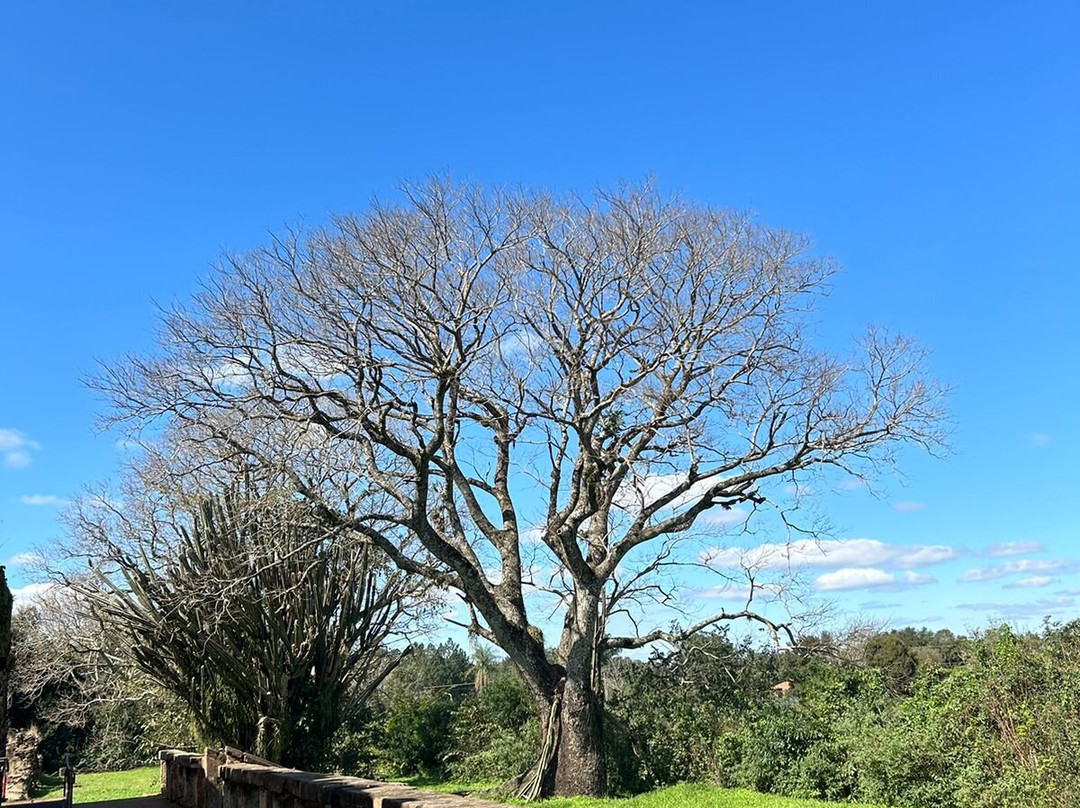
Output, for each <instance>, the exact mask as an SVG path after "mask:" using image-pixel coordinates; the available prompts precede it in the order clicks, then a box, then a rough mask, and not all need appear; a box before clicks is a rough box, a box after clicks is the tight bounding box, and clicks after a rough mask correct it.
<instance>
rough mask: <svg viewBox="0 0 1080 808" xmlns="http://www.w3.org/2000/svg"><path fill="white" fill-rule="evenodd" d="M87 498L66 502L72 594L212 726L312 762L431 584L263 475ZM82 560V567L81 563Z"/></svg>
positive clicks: (264, 750)
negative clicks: (176, 495)
mask: <svg viewBox="0 0 1080 808" xmlns="http://www.w3.org/2000/svg"><path fill="white" fill-rule="evenodd" d="M135 493H140V492H135V491H129V498H128V499H127V500H126V501H125V502H124V503H114V502H111V501H109V500H107V499H104V498H102V497H92V498H88V499H86V500H84V501H82V502H80V503H79V505H78V506H77V508H76V509H75V510H74V511H73V512H72V513H71V514H70V516H69V521H70V523H71V528H72V534H73V537H72V542H71V543H70V544H69V545H68V550H67V555H68V556H69V559H70V558H71V557H73V556H83V557H85V558H86V560H87V561H89V562H90V570H91V571H90V572H89V573H86V572H85V568H84V572H82V573H76V574H74V575H72V574H71V573H70V572H69V570H71V569H72V567H71V565H58V573H59V575H60V577H61V579H62V581H63V583H64V584H65V588H66V590H68V591H72V592H75V593H77V594H78V596H79V602H80V603H81V604H83V605H84V608H85V611H86V612H87V613H88V614H89V615H90V616H91V617H92V618H94V619H95V620H96V621H97V622H98V623H99V624H100V625H101V626H102V627H103V629H104V630H105V631H106V632H107V634H108V636H110V637H111V638H112V645H113V646H114V647H121V648H124V649H125V652H124V654H123V655H122V656H123V660H122V661H128V662H130V663H133V664H134V665H135V666H137V667H138V669H140V670H141V671H143V672H144V674H145V675H146V676H148V677H150V678H151V679H152V680H153V681H155V682H157V683H158V684H160V685H161V686H162V687H164V688H165V689H166V690H167V691H168V692H169V693H171V694H173V695H175V696H176V697H178V698H180V699H181V700H182V701H183V702H184V703H185V704H186V705H187V706H188V707H189V708H190V710H191V711H192V713H193V715H194V716H195V718H196V721H197V723H198V725H199V727H200V729H201V730H202V732H204V733H205V734H206V735H207V736H208V737H210V738H214V739H216V740H218V741H222V742H226V743H230V744H234V745H240V746H243V747H245V748H249V749H250V748H253V749H255V750H256V752H257V753H258V754H260V755H262V756H264V757H268V758H271V759H274V760H280V761H283V762H285V763H287V764H289V765H306V766H312V767H313V766H318V765H320V764H321V763H322V762H323V757H322V755H323V753H324V752H325V751H326V747H327V744H328V742H329V740H330V737H331V736H332V735H333V734H334V732H335V731H336V730H337V728H338V727H339V726H340V725H341V724H342V722H343V721H345V720H347V719H348V718H349V716H350V712H349V711H350V710H351V709H358V708H361V707H362V706H363V705H364V702H365V701H366V699H367V698H368V696H369V695H370V694H371V692H372V691H373V690H374V689H375V687H376V686H377V685H378V684H379V682H381V681H382V680H383V678H385V676H386V675H387V674H388V673H389V672H390V671H391V670H393V669H394V667H396V665H397V664H398V663H399V662H400V660H401V659H402V657H403V655H404V654H405V653H406V652H407V648H406V649H405V650H402V649H400V648H399V649H398V650H392V649H391V648H389V647H388V646H387V642H388V641H389V640H390V639H392V638H393V637H394V636H395V635H396V634H397V632H398V631H399V630H400V629H401V628H402V627H403V623H406V622H411V620H412V615H411V614H410V612H409V609H410V608H411V607H413V606H415V605H416V604H417V603H418V598H419V597H420V596H421V595H422V592H423V589H424V586H425V584H424V582H423V581H422V580H419V579H416V578H414V577H412V576H410V575H408V574H407V573H404V572H402V571H400V570H398V569H396V568H395V567H393V566H390V565H388V564H387V563H386V561H385V558H384V557H383V555H382V553H381V552H380V551H379V550H378V549H377V548H375V547H373V546H371V544H370V543H369V542H367V541H362V540H357V539H356V537H350V536H349V535H348V534H347V533H345V532H343V531H342V530H341V529H340V528H339V527H336V526H327V524H326V523H325V521H324V520H323V519H322V518H321V517H320V516H319V515H318V514H317V513H316V512H315V511H314V510H313V508H312V506H311V505H310V503H307V502H306V501H303V500H298V499H297V498H295V497H293V496H290V495H289V493H288V492H283V491H270V492H266V491H264V492H261V493H257V494H256V493H255V492H254V491H253V486H252V485H250V484H248V485H246V486H244V487H243V488H239V489H238V488H233V489H231V490H228V491H227V492H226V493H224V494H222V495H218V496H213V497H207V496H203V497H202V498H201V499H199V500H197V502H196V504H195V506H194V507H193V508H192V510H193V511H194V513H190V512H188V513H185V512H184V510H183V509H182V508H180V509H179V510H177V509H176V506H175V504H174V503H173V502H172V501H171V500H170V498H168V497H164V498H152V497H149V494H150V492H148V491H145V490H144V491H142V492H141V493H142V495H143V496H144V497H148V498H146V499H143V500H142V501H141V502H131V500H130V496H131V495H132V494H135ZM76 569H77V568H76Z"/></svg>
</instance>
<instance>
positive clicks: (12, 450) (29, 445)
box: [0, 429, 41, 469]
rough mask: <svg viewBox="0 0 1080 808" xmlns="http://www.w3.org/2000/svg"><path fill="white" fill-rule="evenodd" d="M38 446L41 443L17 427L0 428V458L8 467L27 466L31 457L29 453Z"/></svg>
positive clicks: (39, 446) (38, 447)
mask: <svg viewBox="0 0 1080 808" xmlns="http://www.w3.org/2000/svg"><path fill="white" fill-rule="evenodd" d="M40 448H41V444H39V443H38V442H37V441H34V440H30V438H28V437H26V435H24V434H23V433H22V432H20V431H19V430H17V429H0V458H3V463H4V465H5V466H7V467H8V468H9V469H21V468H24V467H25V466H29V465H30V462H31V460H32V459H33V458H32V456H31V453H32V452H34V451H35V450H37V449H40Z"/></svg>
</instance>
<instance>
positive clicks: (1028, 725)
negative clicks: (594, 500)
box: [609, 624, 1080, 808]
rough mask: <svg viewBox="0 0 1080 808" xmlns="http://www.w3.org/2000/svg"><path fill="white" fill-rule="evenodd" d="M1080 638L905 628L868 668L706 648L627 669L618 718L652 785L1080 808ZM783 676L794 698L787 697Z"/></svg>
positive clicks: (968, 807)
mask: <svg viewBox="0 0 1080 808" xmlns="http://www.w3.org/2000/svg"><path fill="white" fill-rule="evenodd" d="M1078 634H1080V625H1078V624H1070V625H1068V626H1064V627H1053V626H1048V627H1047V628H1046V629H1045V630H1044V631H1043V632H1042V633H1041V634H1038V635H1030V634H1029V635H1018V634H1016V633H1014V632H1013V631H1011V630H1010V629H1009V628H1007V627H1000V628H996V629H993V630H991V631H988V632H986V633H985V634H984V635H982V636H979V637H976V638H974V639H971V640H965V641H959V640H957V639H956V638H954V637H952V635H951V634H949V633H947V632H941V633H938V634H937V635H931V634H930V633H929V632H921V633H920V632H912V631H911V630H905V631H904V632H895V633H890V634H886V635H879V636H878V637H875V638H872V640H871V641H869V642H867V643H866V645H865V646H864V648H863V654H862V658H861V659H860V660H859V662H860V664H858V665H857V664H855V663H854V662H842V661H833V662H831V663H829V664H827V665H825V664H822V663H821V662H820V661H819V660H814V659H812V658H799V657H798V656H794V655H791V656H787V657H777V656H774V655H768V654H759V653H754V652H752V651H750V650H748V649H735V648H733V647H731V646H730V644H728V643H727V642H726V640H725V639H724V638H723V637H722V636H714V637H711V638H699V639H697V640H695V641H694V643H692V644H688V645H687V646H686V647H684V648H681V649H677V650H676V651H675V652H674V653H672V654H669V655H665V656H657V657H654V658H653V659H652V660H650V661H649V662H648V663H640V662H638V663H634V662H625V661H624V662H623V663H621V665H620V666H619V667H618V668H617V670H618V682H617V683H616V685H615V687H613V688H609V691H610V692H611V697H610V698H609V709H610V710H611V712H612V715H613V719H614V721H613V723H615V724H616V725H617V726H620V727H622V728H624V729H625V730H626V735H625V737H623V738H620V740H619V744H618V747H617V748H618V752H619V754H621V755H632V758H633V761H634V763H635V764H636V766H637V769H636V770H635V773H636V774H637V776H638V780H639V783H638V785H639V787H640V786H658V785H665V784H668V783H673V782H677V781H679V780H684V779H694V780H706V781H711V782H715V783H719V784H721V785H727V786H736V787H742V788H751V789H756V790H759V791H770V792H775V793H780V794H788V795H791V796H801V797H820V798H826V799H833V800H844V799H859V800H864V801H868V802H876V803H881V804H885V805H896V806H910V807H911V808H929V807H930V806H934V808H937V807H938V806H941V807H942V808H1028V807H1031V808H1035V807H1038V806H1047V808H1049V807H1050V806H1075V805H1080V644H1078V642H1077V640H1078V639H1080V637H1078ZM914 643H921V644H920V645H915V644H914ZM695 657H697V658H698V660H699V661H698V662H695ZM704 660H711V662H704ZM725 677H726V679H725ZM769 677H772V680H773V681H780V680H781V679H784V680H788V681H791V682H793V683H794V688H793V689H792V691H790V693H789V694H788V695H776V694H774V693H772V692H771V690H770V688H769V687H768V685H767V684H764V682H766V681H768V680H769ZM614 768H615V770H616V771H618V772H620V773H622V772H625V771H626V770H627V769H628V768H632V766H628V765H627V764H626V762H625V761H623V762H622V763H620V764H618V765H616V766H615V767H614ZM626 784H627V781H626V780H625V779H624V780H623V781H621V782H620V785H626Z"/></svg>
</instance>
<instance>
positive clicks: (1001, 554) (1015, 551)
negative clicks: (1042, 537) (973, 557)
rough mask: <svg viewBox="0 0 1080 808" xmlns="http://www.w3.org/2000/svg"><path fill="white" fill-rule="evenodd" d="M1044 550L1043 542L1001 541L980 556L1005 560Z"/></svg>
mask: <svg viewBox="0 0 1080 808" xmlns="http://www.w3.org/2000/svg"><path fill="white" fill-rule="evenodd" d="M1044 549H1045V548H1044V547H1043V544H1042V542H1041V541H999V542H995V543H994V544H991V545H990V546H989V547H987V548H986V549H985V550H984V551H983V552H982V553H980V555H988V556H990V557H991V558H1005V557H1006V556H1017V555H1027V554H1028V553H1041V552H1042V551H1043V550H1044Z"/></svg>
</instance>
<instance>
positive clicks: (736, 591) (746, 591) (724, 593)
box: [694, 583, 782, 603]
mask: <svg viewBox="0 0 1080 808" xmlns="http://www.w3.org/2000/svg"><path fill="white" fill-rule="evenodd" d="M781 591H782V588H781V587H780V586H779V585H778V584H759V583H755V584H754V587H753V596H754V599H755V600H767V601H768V600H775V599H776V598H777V597H779V595H780V593H781ZM694 594H695V596H696V597H699V598H705V599H706V600H727V601H736V602H739V603H745V602H746V601H748V600H750V595H751V587H750V584H735V583H731V584H722V585H720V586H713V587H710V588H708V589H702V590H699V591H697V592H695V593H694Z"/></svg>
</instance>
